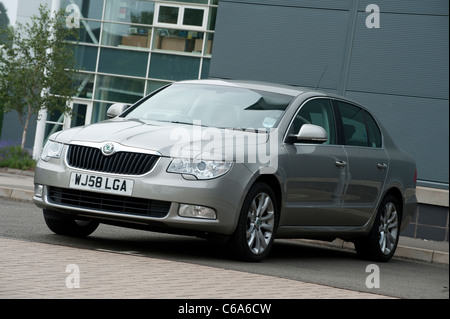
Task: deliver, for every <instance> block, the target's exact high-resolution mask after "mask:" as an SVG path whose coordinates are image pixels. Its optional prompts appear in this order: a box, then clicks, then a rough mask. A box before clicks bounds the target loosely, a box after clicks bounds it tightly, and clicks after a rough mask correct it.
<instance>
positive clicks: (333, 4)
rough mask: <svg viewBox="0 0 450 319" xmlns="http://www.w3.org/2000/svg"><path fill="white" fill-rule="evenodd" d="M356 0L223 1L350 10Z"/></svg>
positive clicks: (225, 0)
mask: <svg viewBox="0 0 450 319" xmlns="http://www.w3.org/2000/svg"><path fill="white" fill-rule="evenodd" d="M353 1H354V0H340V1H336V0H321V1H311V0H221V1H220V3H223V2H234V3H246V4H256V5H267V6H282V7H303V8H316V9H332V10H336V9H337V10H349V8H350V7H351V5H352V3H353Z"/></svg>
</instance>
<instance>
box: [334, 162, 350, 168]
mask: <svg viewBox="0 0 450 319" xmlns="http://www.w3.org/2000/svg"><path fill="white" fill-rule="evenodd" d="M335 164H336V166H337V167H345V166H347V162H346V161H336V162H335Z"/></svg>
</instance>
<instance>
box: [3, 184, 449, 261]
mask: <svg viewBox="0 0 450 319" xmlns="http://www.w3.org/2000/svg"><path fill="white" fill-rule="evenodd" d="M33 195H34V192H33V191H31V190H27V189H21V188H10V187H2V186H0V198H9V199H11V200H16V201H21V202H33ZM295 240H296V241H300V242H303V243H308V244H313V245H319V246H327V247H331V248H339V249H346V250H354V246H353V243H350V242H346V241H343V240H340V239H337V240H335V241H333V242H323V241H317V240H307V239H298V240H297V239H295ZM394 257H398V258H403V259H411V260H418V261H423V262H428V263H437V264H447V265H448V264H449V253H447V252H442V251H437V250H430V249H424V248H418V247H410V246H402V245H399V246H398V247H397V250H396V252H395V255H394Z"/></svg>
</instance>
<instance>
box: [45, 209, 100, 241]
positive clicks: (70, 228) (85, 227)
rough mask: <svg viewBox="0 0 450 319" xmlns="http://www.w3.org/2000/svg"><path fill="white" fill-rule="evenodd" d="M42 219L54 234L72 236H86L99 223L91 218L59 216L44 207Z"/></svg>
mask: <svg viewBox="0 0 450 319" xmlns="http://www.w3.org/2000/svg"><path fill="white" fill-rule="evenodd" d="M44 219H45V223H46V224H47V227H48V228H49V229H50V230H51V231H52V232H54V233H55V234H58V235H65V236H73V237H87V236H89V235H90V234H92V233H93V232H94V231H95V230H96V229H97V227H98V225H99V222H97V221H95V220H92V219H86V220H77V219H74V218H70V217H65V216H61V217H60V216H57V215H56V214H55V213H54V212H52V211H49V210H46V209H44Z"/></svg>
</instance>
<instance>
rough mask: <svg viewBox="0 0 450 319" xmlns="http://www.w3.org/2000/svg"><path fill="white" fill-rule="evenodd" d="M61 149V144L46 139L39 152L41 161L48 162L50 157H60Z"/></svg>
mask: <svg viewBox="0 0 450 319" xmlns="http://www.w3.org/2000/svg"><path fill="white" fill-rule="evenodd" d="M62 149H63V144H61V143H56V142H52V141H48V142H47V143H46V144H45V146H44V149H43V151H42V153H41V159H42V160H43V161H46V162H48V161H49V160H50V158H60V157H61V153H62Z"/></svg>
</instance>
